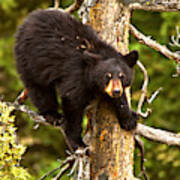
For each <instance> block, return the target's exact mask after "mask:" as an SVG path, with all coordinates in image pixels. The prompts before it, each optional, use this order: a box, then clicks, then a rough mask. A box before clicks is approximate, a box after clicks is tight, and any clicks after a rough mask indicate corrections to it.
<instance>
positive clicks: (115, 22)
mask: <svg viewBox="0 0 180 180" xmlns="http://www.w3.org/2000/svg"><path fill="white" fill-rule="evenodd" d="M130 15H131V11H130V9H129V8H128V7H127V6H124V5H123V4H121V3H120V1H117V0H106V1H104V0H98V2H97V3H96V5H95V6H94V7H92V8H91V9H90V12H89V18H90V20H89V21H90V22H89V23H90V24H91V26H92V27H93V28H94V29H95V30H96V31H97V33H98V34H99V36H100V38H101V39H102V40H104V41H106V42H107V43H110V44H111V45H112V46H114V47H115V48H116V49H117V50H118V51H120V52H121V53H122V54H127V53H128V44H129V22H130V18H131V16H130ZM127 95H128V97H130V94H129V93H127ZM129 100H130V98H129ZM92 119H93V120H92V121H93V122H92V127H93V131H92V137H91V143H90V144H91V145H90V151H91V155H90V164H91V168H90V169H91V179H92V180H132V179H136V178H135V177H134V175H133V164H134V161H133V152H134V137H133V132H128V131H124V130H122V129H121V128H120V125H119V123H118V120H117V117H116V115H115V112H114V111H113V108H112V107H111V105H110V104H108V103H107V102H104V100H103V99H99V100H98V103H97V106H96V108H95V109H94V115H93V118H92Z"/></svg>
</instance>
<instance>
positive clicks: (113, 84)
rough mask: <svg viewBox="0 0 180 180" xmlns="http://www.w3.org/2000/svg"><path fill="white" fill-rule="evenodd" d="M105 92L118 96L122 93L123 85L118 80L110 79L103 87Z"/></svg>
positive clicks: (111, 95)
mask: <svg viewBox="0 0 180 180" xmlns="http://www.w3.org/2000/svg"><path fill="white" fill-rule="evenodd" d="M105 92H106V93H107V94H108V95H109V96H110V97H120V96H121V95H122V93H123V86H122V82H121V81H120V80H112V79H111V80H110V81H109V83H108V85H107V86H106V87H105ZM114 92H119V94H118V95H117V94H116V95H114Z"/></svg>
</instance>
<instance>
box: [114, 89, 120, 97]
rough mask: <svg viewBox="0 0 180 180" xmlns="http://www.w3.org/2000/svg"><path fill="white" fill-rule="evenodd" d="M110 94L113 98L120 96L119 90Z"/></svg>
mask: <svg viewBox="0 0 180 180" xmlns="http://www.w3.org/2000/svg"><path fill="white" fill-rule="evenodd" d="M112 94H113V96H115V97H117V96H120V89H114V90H113V93H112Z"/></svg>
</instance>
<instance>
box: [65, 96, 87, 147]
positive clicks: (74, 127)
mask: <svg viewBox="0 0 180 180" xmlns="http://www.w3.org/2000/svg"><path fill="white" fill-rule="evenodd" d="M75 102H76V101H75ZM62 108H63V113H64V114H63V115H64V119H65V133H66V136H67V138H68V141H69V143H70V145H71V147H72V148H73V150H76V149H77V148H78V147H85V146H86V145H85V144H84V143H83V141H82V138H81V132H82V118H83V108H81V105H79V104H78V103H77V104H72V100H70V99H68V98H67V97H66V98H62Z"/></svg>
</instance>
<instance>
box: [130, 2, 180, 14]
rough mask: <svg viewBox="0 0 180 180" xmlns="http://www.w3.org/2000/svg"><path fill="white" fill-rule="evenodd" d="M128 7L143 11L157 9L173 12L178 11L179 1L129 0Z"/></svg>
mask: <svg viewBox="0 0 180 180" xmlns="http://www.w3.org/2000/svg"><path fill="white" fill-rule="evenodd" d="M131 2H132V3H131V4H130V8H131V9H133V10H136V9H139V10H145V11H158V12H173V11H175V12H176V11H180V2H179V1H178V0H173V1H168V0H155V1H153V2H152V1H143V2H141V1H140V0H136V1H135V2H133V1H131Z"/></svg>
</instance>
